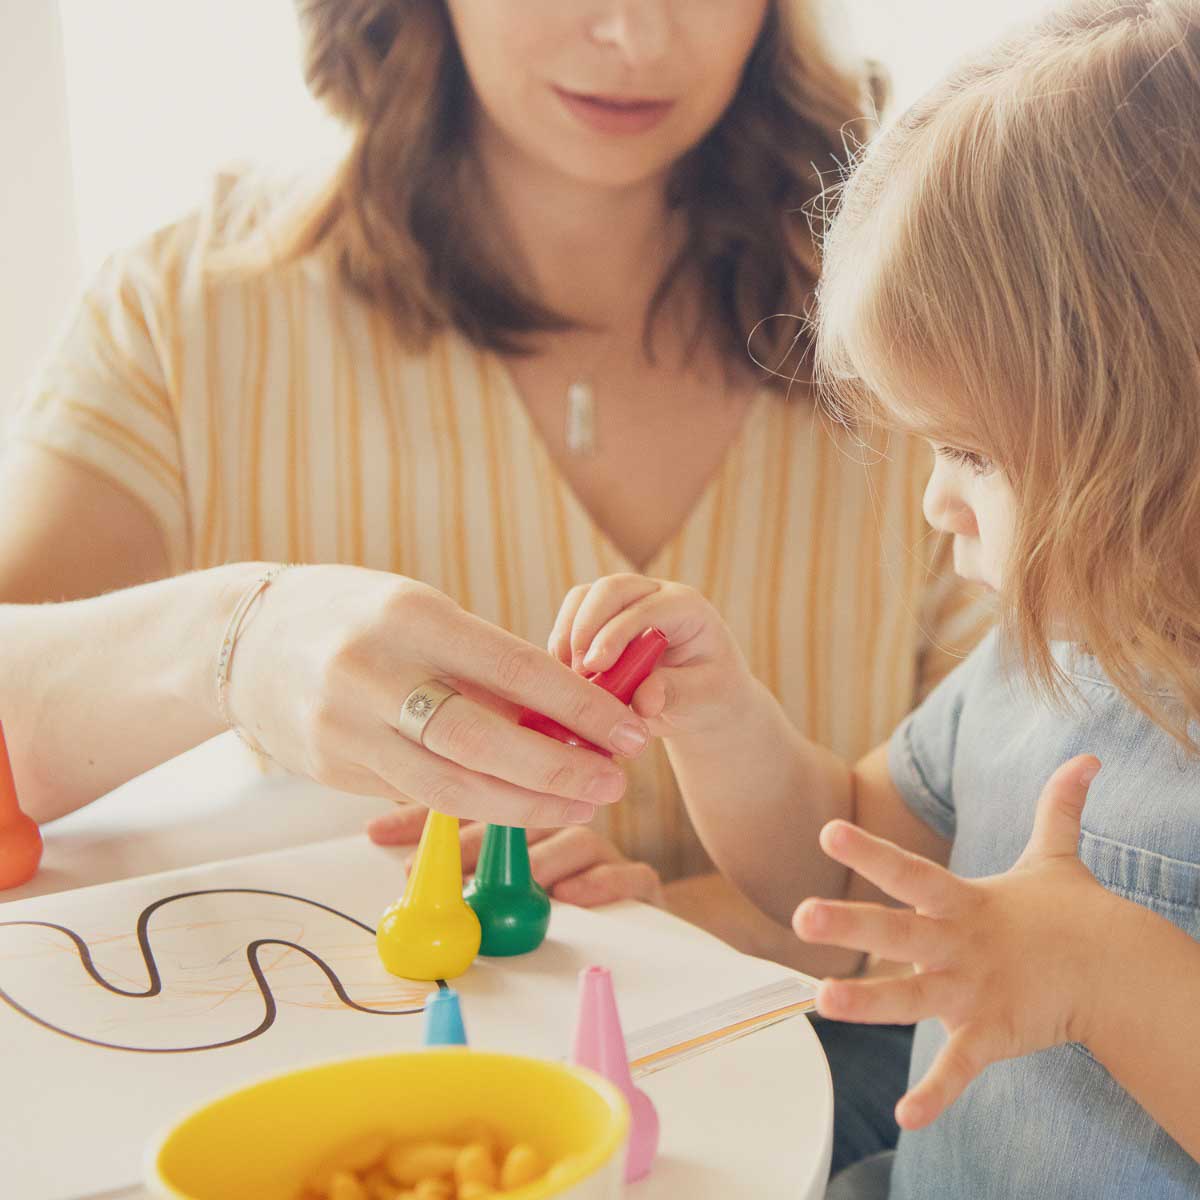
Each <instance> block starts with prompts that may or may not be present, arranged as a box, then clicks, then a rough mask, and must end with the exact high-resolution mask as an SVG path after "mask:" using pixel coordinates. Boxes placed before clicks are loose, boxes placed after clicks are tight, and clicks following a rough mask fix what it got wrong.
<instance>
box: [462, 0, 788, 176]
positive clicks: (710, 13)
mask: <svg viewBox="0 0 1200 1200" xmlns="http://www.w3.org/2000/svg"><path fill="white" fill-rule="evenodd" d="M767 4H768V0H447V6H448V9H449V12H450V19H451V21H452V23H453V25H454V30H455V34H456V36H457V39H458V45H459V48H460V50H461V51H462V56H463V60H464V62H465V63H466V67H467V73H468V74H469V75H470V78H471V83H472V85H473V87H474V90H475V94H476V97H477V98H478V100H479V105H480V108H481V110H482V116H483V119H484V121H485V123H486V124H485V130H484V132H485V134H499V136H500V138H501V139H502V140H503V141H504V142H506V143H507V144H508V147H509V148H510V149H512V150H515V151H517V152H518V153H520V154H522V155H524V156H526V157H528V158H529V159H532V160H533V161H535V162H538V163H540V164H542V165H543V166H551V167H553V168H554V169H556V170H558V171H560V172H562V173H563V174H565V175H567V176H569V177H571V178H573V179H577V180H580V181H586V182H590V183H594V184H598V185H601V186H605V187H626V186H629V185H631V184H636V183H640V182H643V181H646V180H648V179H651V178H654V177H656V176H659V175H661V174H663V173H664V172H666V171H667V170H668V169H669V168H670V167H671V166H672V164H673V163H674V162H675V161H676V160H677V159H679V158H680V156H682V155H683V154H685V153H686V152H687V151H688V150H689V149H691V148H692V147H693V146H694V145H696V143H697V142H699V141H700V140H701V138H703V136H704V135H705V134H706V133H707V132H708V130H709V129H710V128H711V127H712V126H713V125H714V124H715V123H716V121H717V120H718V118H719V117H720V116H721V114H722V113H723V112H724V110H725V108H726V107H727V106H728V104H729V102H730V100H731V99H732V98H733V96H734V94H735V92H736V91H737V87H738V83H739V81H740V79H741V74H742V68H743V67H744V66H745V63H746V59H747V58H748V56H749V54H750V51H751V50H752V49H753V47H754V43H755V41H756V39H757V37H758V33H759V30H760V29H761V27H762V23H763V18H764V16H765V14H766V9H767Z"/></svg>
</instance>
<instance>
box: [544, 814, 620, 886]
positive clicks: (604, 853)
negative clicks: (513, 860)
mask: <svg viewBox="0 0 1200 1200" xmlns="http://www.w3.org/2000/svg"><path fill="white" fill-rule="evenodd" d="M621 857H622V855H621V852H620V851H619V850H618V849H617V848H616V846H614V845H613V843H612V842H610V841H609V840H608V838H606V837H602V836H601V835H600V834H598V833H596V832H595V830H592V829H588V828H586V827H584V826H582V825H580V826H576V827H574V828H571V829H559V830H556V831H555V833H554V836H553V837H550V838H547V839H545V840H544V841H542V842H540V843H539V844H538V845H536V846H534V847H533V848H532V849H531V850H530V852H529V867H530V870H531V871H532V872H533V877H534V879H536V880H537V881H538V883H540V884H541V885H542V887H544V888H545V889H546V890H547V891H549V890H551V889H552V888H553V887H555V885H556V884H558V883H560V882H562V880H564V879H569V878H571V876H573V875H578V874H580V873H581V872H582V871H585V870H587V869H588V868H590V867H594V866H596V865H597V864H598V863H604V862H616V861H617V860H619V859H620V858H621Z"/></svg>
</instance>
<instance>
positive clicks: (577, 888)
mask: <svg viewBox="0 0 1200 1200" xmlns="http://www.w3.org/2000/svg"><path fill="white" fill-rule="evenodd" d="M552 895H553V896H554V899H555V900H562V901H564V902H565V903H567V904H576V905H578V906H579V907H580V908H594V907H595V906H596V905H598V904H613V903H615V902H616V901H617V900H643V901H645V902H646V903H648V904H662V881H661V880H660V879H659V877H658V872H657V871H655V869H654V868H653V867H652V866H650V864H649V863H643V862H626V861H622V862H612V863H601V864H599V865H598V866H595V867H592V868H590V869H589V870H587V871H583V872H582V873H580V874H579V875H573V876H572V877H571V878H570V879H564V880H563V881H562V883H560V884H559V885H558V886H557V887H556V888H555V889H554V891H553V893H552Z"/></svg>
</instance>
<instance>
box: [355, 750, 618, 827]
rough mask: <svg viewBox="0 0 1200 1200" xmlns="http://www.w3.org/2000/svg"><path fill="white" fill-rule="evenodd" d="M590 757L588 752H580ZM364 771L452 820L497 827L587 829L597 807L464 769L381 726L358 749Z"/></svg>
mask: <svg viewBox="0 0 1200 1200" xmlns="http://www.w3.org/2000/svg"><path fill="white" fill-rule="evenodd" d="M580 753H588V751H580ZM359 754H360V755H361V756H362V757H363V759H364V761H365V762H366V764H367V766H369V767H370V769H371V770H372V771H374V773H375V774H376V775H378V776H379V778H380V779H381V780H382V781H383V782H384V783H386V784H389V785H390V786H392V787H394V788H395V789H397V791H398V790H399V789H400V788H403V789H404V793H405V794H406V795H407V796H410V797H411V798H412V799H414V800H417V801H419V802H420V803H422V804H424V805H427V806H428V807H429V808H435V809H437V810H438V812H444V813H447V814H449V815H450V816H452V817H470V818H473V819H476V820H484V821H494V822H495V823H496V824H498V825H516V826H530V825H535V826H545V825H577V824H586V823H587V822H588V821H590V820H591V819H592V817H593V816H595V812H596V809H595V806H594V805H592V804H589V803H587V802H586V801H582V800H566V799H564V798H563V797H561V796H557V795H547V794H546V793H543V792H537V791H530V790H527V789H525V788H521V787H517V786H515V785H513V784H511V783H506V782H505V781H504V780H502V779H494V778H488V777H487V776H485V775H480V774H479V773H477V772H475V771H471V770H468V769H467V768H466V767H462V766H460V765H459V764H458V763H456V762H451V761H450V760H449V759H448V758H442V757H441V756H440V755H438V754H435V753H433V751H431V750H427V749H425V747H424V746H419V745H417V744H416V742H410V741H409V740H408V739H407V738H406V737H404V736H403V735H401V734H399V733H397V732H396V731H395V730H393V729H390V728H387V727H384V729H383V731H382V732H381V733H377V734H376V736H375V737H374V738H372V739H371V741H370V743H369V744H368V745H367V746H366V747H363V748H362V749H360V750H359Z"/></svg>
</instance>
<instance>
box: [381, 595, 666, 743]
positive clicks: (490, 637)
mask: <svg viewBox="0 0 1200 1200" xmlns="http://www.w3.org/2000/svg"><path fill="white" fill-rule="evenodd" d="M428 637H429V642H430V644H431V645H435V646H436V647H437V653H436V659H437V669H436V670H435V672H434V674H438V675H448V676H450V677H451V678H458V679H465V680H471V681H472V682H474V683H477V684H480V685H482V686H483V687H485V688H486V689H487V690H488V691H491V692H495V693H496V694H497V695H500V696H503V697H504V698H505V699H507V700H511V701H513V702H514V703H516V704H521V705H525V706H527V707H529V708H533V709H536V710H537V711H538V712H541V713H545V714H546V716H548V717H551V718H552V719H553V720H555V721H558V722H559V724H561V725H565V726H566V727H567V728H568V729H571V730H573V731H574V732H575V733H578V734H580V735H581V736H582V737H584V738H585V739H587V740H588V741H589V742H592V743H594V744H595V745H597V746H603V747H605V748H606V749H609V750H613V751H615V752H616V753H618V754H624V755H627V756H628V755H633V754H638V753H640V752H641V751H642V750H643V749H645V746H646V742H647V740H648V735H647V732H646V727H645V724H644V722H642V721H641V719H640V718H638V717H637V716H636V715H635V714H634V713H632V712H631V711H630V710H629V709H628V708H627V707H626V706H625V705H624V704H622V703H621V702H620V701H619V700H617V699H616V698H615V697H613V696H610V695H609V694H608V693H607V692H606V691H604V690H603V689H602V688H598V687H592V686H591V684H589V683H588V682H587V680H585V679H583V678H582V677H581V676H579V675H577V674H576V673H575V672H574V671H572V670H571V669H570V668H569V667H566V666H564V665H563V664H562V663H560V662H556V661H555V660H554V659H553V658H551V657H550V655H549V654H547V653H546V652H545V651H543V650H539V649H538V648H537V647H536V646H531V645H530V644H529V643H528V642H523V641H521V639H520V638H517V637H514V636H513V635H512V634H510V633H506V632H505V631H504V630H502V629H499V628H497V627H496V626H495V625H489V624H488V622H486V621H483V620H480V619H479V618H478V617H474V616H472V615H471V614H470V613H462V612H459V614H458V619H457V621H456V625H455V628H454V629H453V630H452V631H447V630H445V629H442V628H431V629H430V630H429V631H428ZM420 682H421V680H415V681H413V683H412V684H411V685H410V690H411V687H415V686H416V685H417V684H418V683H420ZM407 694H408V693H407V692H405V693H404V695H401V696H399V697H398V698H396V699H395V700H394V701H393V703H394V704H395V706H396V707H395V710H394V711H398V708H399V705H400V704H402V703H403V702H404V696H406V695H407ZM384 719H385V720H386V719H388V717H387V716H385V718H384Z"/></svg>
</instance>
